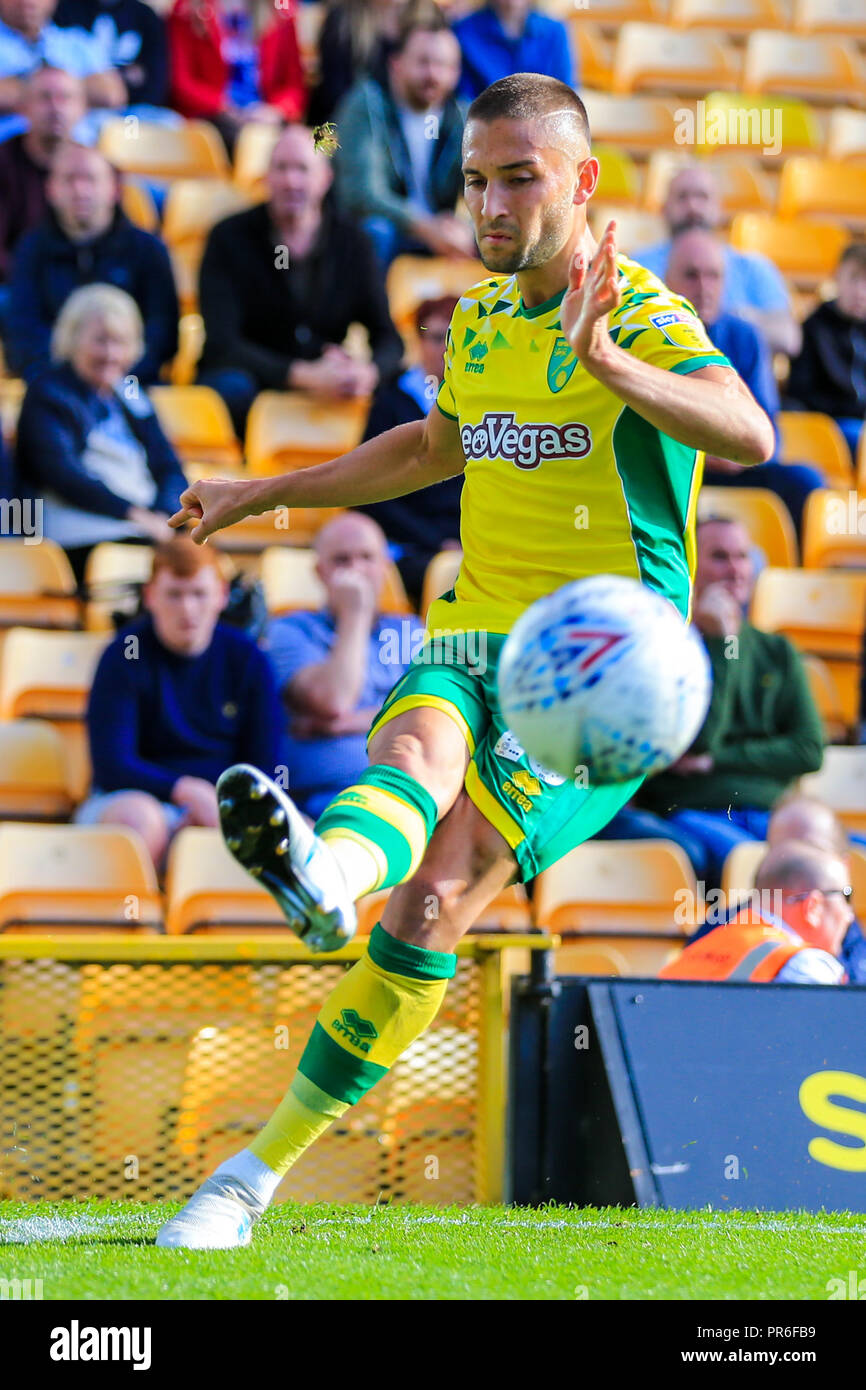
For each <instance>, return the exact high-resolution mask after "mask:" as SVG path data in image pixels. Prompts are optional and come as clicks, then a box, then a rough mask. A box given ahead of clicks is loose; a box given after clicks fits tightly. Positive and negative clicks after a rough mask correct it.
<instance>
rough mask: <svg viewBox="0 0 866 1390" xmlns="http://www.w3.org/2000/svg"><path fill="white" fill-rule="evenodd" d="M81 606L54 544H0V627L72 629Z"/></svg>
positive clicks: (78, 619)
mask: <svg viewBox="0 0 866 1390" xmlns="http://www.w3.org/2000/svg"><path fill="white" fill-rule="evenodd" d="M80 622H81V604H80V602H79V600H78V598H77V596H76V592H75V577H74V575H73V573H72V568H71V566H70V564H69V561H68V560H67V558H66V556H65V554H64V553H63V551H62V549H61V548H60V546H59V545H58V544H57V542H56V541H50V540H46V539H43V540H41V541H39V543H38V544H32V545H28V543H27V541H24V540H20V541H19V540H3V541H0V627H2V628H6V627H14V626H16V625H22V624H26V625H27V626H28V627H56V628H75V627H78V626H79V625H80Z"/></svg>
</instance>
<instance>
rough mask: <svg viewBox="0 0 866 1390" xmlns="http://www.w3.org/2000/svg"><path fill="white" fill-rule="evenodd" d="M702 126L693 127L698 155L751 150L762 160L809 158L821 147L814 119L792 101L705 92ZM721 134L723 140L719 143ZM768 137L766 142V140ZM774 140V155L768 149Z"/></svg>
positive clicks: (804, 107) (810, 112)
mask: <svg viewBox="0 0 866 1390" xmlns="http://www.w3.org/2000/svg"><path fill="white" fill-rule="evenodd" d="M703 117H704V119H703V122H702V123H701V124H700V125H699V126H696V129H695V135H696V149H697V152H698V153H699V154H710V153H716V152H719V151H722V150H725V149H731V147H732V146H734V147H735V148H740V149H742V148H743V147H744V146H746V147H751V150H752V152H753V153H760V154H761V156H762V158H763V159H765V160H766V159H772V158H785V159H787V158H788V156H789V155H792V154H813V153H817V151H819V150H820V149H821V147H822V144H823V140H824V133H823V130H822V127H821V122H820V121H819V119H818V117H817V115H816V114H815V112H814V111H813V110H812V108H811V106H809V105H808V103H807V102H805V101H800V100H798V99H795V98H793V97H783V96H763V95H762V94H761V93H760V92H750V93H749V94H748V96H743V94H742V93H740V92H709V93H708V95H707V97H706V100H705V102H704V107H703ZM722 134H724V136H725V140H724V141H722V140H720V138H719V137H720V135H722ZM767 136H769V139H767ZM774 136H775V137H777V140H778V145H779V149H778V154H777V155H773V153H772V149H773V146H774V144H775V143H777V140H776V139H774Z"/></svg>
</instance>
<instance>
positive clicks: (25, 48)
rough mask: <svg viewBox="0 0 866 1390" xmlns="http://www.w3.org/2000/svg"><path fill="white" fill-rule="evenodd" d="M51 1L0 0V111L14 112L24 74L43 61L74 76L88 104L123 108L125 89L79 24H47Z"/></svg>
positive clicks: (18, 106)
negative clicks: (81, 83)
mask: <svg viewBox="0 0 866 1390" xmlns="http://www.w3.org/2000/svg"><path fill="white" fill-rule="evenodd" d="M56 3H57V0H0V112H2V111H19V110H20V109H21V103H22V101H23V100H24V99H25V79H26V78H27V77H29V75H30V73H32V72H35V71H36V69H37V68H39V67H42V66H43V65H44V64H48V66H49V67H52V68H61V69H62V70H63V71H64V72H69V73H72V75H73V77H80V78H81V79H82V81H83V82H84V91H85V95H86V97H87V103H88V105H89V106H100V107H114V108H117V107H123V106H125V105H126V88H125V86H124V85H123V80H122V79H121V77H120V75H119V73H117V72H115V71H114V69H113V68H112V67H110V66H107V65H106V58H105V53H104V51H103V49H102V47H101V45H100V44H98V43H96V41H95V40H94V39H93V38H92V37H91V35H90V34H86V33H85V32H84V30H83V29H61V28H60V27H59V26H58V25H57V24H54V23H52V16H53V14H54V8H55V5H56Z"/></svg>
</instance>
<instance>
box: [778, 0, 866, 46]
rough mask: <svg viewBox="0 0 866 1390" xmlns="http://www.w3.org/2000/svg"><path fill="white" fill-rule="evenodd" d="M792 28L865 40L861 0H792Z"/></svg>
mask: <svg viewBox="0 0 866 1390" xmlns="http://www.w3.org/2000/svg"><path fill="white" fill-rule="evenodd" d="M794 28H795V29H799V30H800V31H801V32H802V33H809V34H814V33H818V34H843V35H846V36H847V37H849V38H852V39H859V40H860V41H861V42H862V41H863V40H864V38H866V12H864V9H863V5H862V0H794Z"/></svg>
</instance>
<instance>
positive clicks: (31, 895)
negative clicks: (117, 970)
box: [0, 822, 162, 932]
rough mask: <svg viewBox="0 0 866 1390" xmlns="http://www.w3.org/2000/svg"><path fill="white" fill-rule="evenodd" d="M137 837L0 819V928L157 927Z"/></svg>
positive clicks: (110, 829)
mask: <svg viewBox="0 0 866 1390" xmlns="http://www.w3.org/2000/svg"><path fill="white" fill-rule="evenodd" d="M161 924H162V906H161V903H160V897H159V889H158V887H157V882H156V874H155V871H154V868H153V863H152V862H151V859H150V856H149V855H148V852H147V849H146V847H145V845H144V842H143V840H142V839H141V838H140V836H138V835H137V834H136V833H135V831H133V830H127V829H126V828H125V827H123V826H81V825H59V826H58V825H20V824H17V823H14V822H7V823H6V824H4V825H0V930H3V931H10V930H12V929H15V930H22V929H27V930H29V931H31V932H34V931H35V932H39V931H43V932H44V931H46V930H50V931H52V932H53V931H57V930H61V929H67V930H69V929H74V930H76V931H102V930H112V931H115V932H128V931H132V930H136V929H140V928H142V927H144V928H148V929H159V928H160V927H161Z"/></svg>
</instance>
